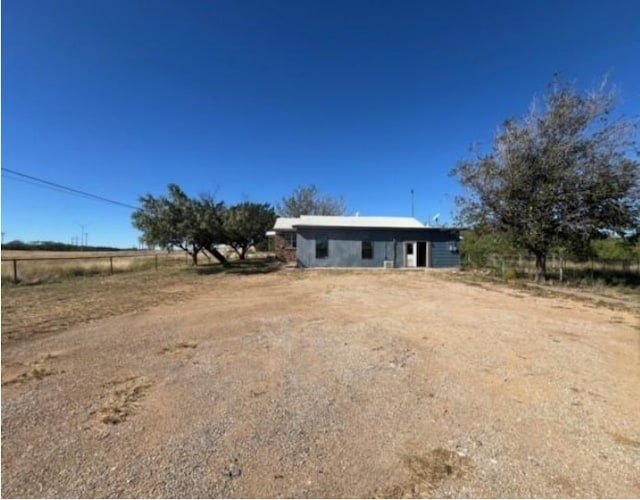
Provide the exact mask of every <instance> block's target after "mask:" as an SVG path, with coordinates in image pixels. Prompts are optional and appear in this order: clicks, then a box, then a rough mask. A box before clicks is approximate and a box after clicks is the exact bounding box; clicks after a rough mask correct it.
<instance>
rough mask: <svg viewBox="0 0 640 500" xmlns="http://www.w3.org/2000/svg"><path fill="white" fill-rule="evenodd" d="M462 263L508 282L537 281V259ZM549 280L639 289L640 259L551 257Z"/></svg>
mask: <svg viewBox="0 0 640 500" xmlns="http://www.w3.org/2000/svg"><path fill="white" fill-rule="evenodd" d="M462 260H463V265H464V266H465V267H471V268H473V267H476V268H483V269H488V270H490V271H491V272H492V273H493V274H496V275H499V276H502V277H507V278H519V277H522V278H524V277H527V278H533V277H534V276H535V272H536V262H535V259H534V258H533V257H532V256H529V255H496V254H488V255H470V254H466V255H463V259H462ZM547 277H548V278H550V279H554V280H557V281H560V282H563V281H575V280H580V281H584V280H586V281H591V282H595V281H597V280H602V281H604V282H607V283H613V284H636V285H637V284H639V283H640V256H638V257H635V258H632V259H624V260H623V259H618V260H614V259H599V258H592V259H588V260H584V261H577V260H571V259H567V258H564V257H562V256H559V255H553V254H552V255H549V256H548V257H547Z"/></svg>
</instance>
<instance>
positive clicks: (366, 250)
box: [362, 241, 373, 260]
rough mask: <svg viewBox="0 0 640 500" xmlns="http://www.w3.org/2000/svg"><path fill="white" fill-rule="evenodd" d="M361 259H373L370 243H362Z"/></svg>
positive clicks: (371, 244)
mask: <svg viewBox="0 0 640 500" xmlns="http://www.w3.org/2000/svg"><path fill="white" fill-rule="evenodd" d="M362 259H363V260H365V259H366V260H369V259H373V243H372V242H371V241H363V242H362Z"/></svg>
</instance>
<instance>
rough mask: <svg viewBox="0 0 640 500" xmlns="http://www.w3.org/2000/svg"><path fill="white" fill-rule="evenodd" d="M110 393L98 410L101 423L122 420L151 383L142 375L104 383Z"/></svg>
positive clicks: (134, 408) (137, 403)
mask: <svg viewBox="0 0 640 500" xmlns="http://www.w3.org/2000/svg"><path fill="white" fill-rule="evenodd" d="M106 387H108V388H110V389H111V393H110V394H109V396H108V397H107V399H106V401H105V402H104V403H103V405H102V407H101V408H100V411H99V412H98V419H99V421H100V422H102V423H103V424H110V425H116V424H121V423H122V422H124V421H125V420H126V419H127V417H129V416H130V415H131V414H133V413H134V412H135V410H136V408H138V406H139V401H140V400H141V399H142V398H143V397H144V395H145V393H146V391H147V389H149V387H151V383H150V382H149V381H148V380H147V379H146V378H144V377H130V378H127V379H124V380H120V381H115V382H112V383H109V384H107V385H106Z"/></svg>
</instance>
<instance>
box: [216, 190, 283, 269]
mask: <svg viewBox="0 0 640 500" xmlns="http://www.w3.org/2000/svg"><path fill="white" fill-rule="evenodd" d="M275 221H276V214H275V212H274V210H273V208H272V207H271V205H269V204H268V203H251V202H243V203H239V204H238V205H234V206H232V207H231V208H229V209H228V210H227V211H226V213H225V215H224V233H225V242H226V243H227V244H228V245H229V246H231V248H233V249H234V250H235V252H236V253H237V254H238V257H239V258H240V260H244V259H245V258H246V255H247V251H248V250H249V249H250V248H251V247H253V246H255V245H257V244H258V243H260V242H262V241H264V240H265V239H266V237H267V236H266V233H267V231H268V230H269V229H271V228H272V227H273V225H274V223H275Z"/></svg>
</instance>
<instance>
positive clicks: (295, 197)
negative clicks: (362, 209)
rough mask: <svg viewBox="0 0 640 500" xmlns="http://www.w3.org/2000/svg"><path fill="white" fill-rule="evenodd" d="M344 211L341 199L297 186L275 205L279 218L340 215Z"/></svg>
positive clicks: (344, 205) (315, 188)
mask: <svg viewBox="0 0 640 500" xmlns="http://www.w3.org/2000/svg"><path fill="white" fill-rule="evenodd" d="M345 210H346V204H345V201H344V199H343V198H340V197H335V196H329V195H323V194H321V193H320V191H319V190H318V188H317V187H316V186H315V185H314V184H311V185H310V186H299V187H297V188H296V189H295V190H294V191H293V193H291V194H290V195H289V196H285V197H284V198H282V201H281V202H280V203H278V204H277V205H276V212H277V213H278V215H279V216H280V217H300V216H301V215H342V214H344V212H345Z"/></svg>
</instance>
